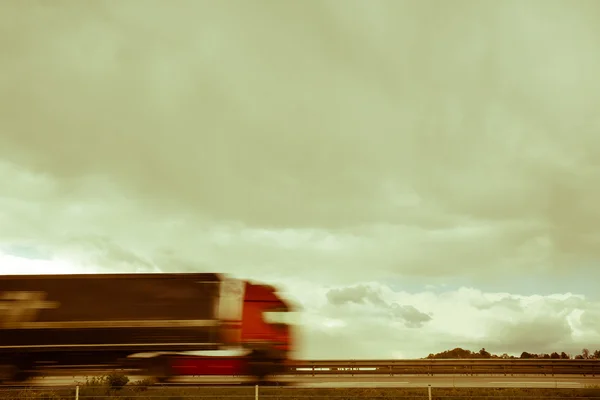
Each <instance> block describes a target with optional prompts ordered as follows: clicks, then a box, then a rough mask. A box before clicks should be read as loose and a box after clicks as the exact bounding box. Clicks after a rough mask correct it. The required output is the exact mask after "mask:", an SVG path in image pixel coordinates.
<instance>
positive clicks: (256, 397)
mask: <svg viewBox="0 0 600 400" xmlns="http://www.w3.org/2000/svg"><path fill="white" fill-rule="evenodd" d="M254 400H258V385H255V386H254Z"/></svg>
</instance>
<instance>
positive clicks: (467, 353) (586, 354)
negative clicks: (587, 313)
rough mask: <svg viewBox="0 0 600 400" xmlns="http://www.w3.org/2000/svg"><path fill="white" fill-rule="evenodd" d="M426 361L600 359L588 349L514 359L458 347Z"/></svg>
mask: <svg viewBox="0 0 600 400" xmlns="http://www.w3.org/2000/svg"><path fill="white" fill-rule="evenodd" d="M425 358H426V359H437V358H504V359H517V358H534V359H540V358H542V359H543V358H548V359H565V360H573V359H574V360H587V359H600V350H596V351H593V352H592V351H590V350H589V349H583V350H582V351H581V354H570V353H565V352H564V351H562V352H560V353H558V352H553V353H551V354H548V353H540V354H537V353H529V352H527V351H524V352H522V353H521V356H520V357H516V356H512V355H508V354H506V353H504V354H502V355H498V354H491V353H490V352H488V351H486V349H485V348H483V349H481V350H479V351H476V352H475V351H471V350H465V349H461V348H460V347H457V348H455V349H453V350H446V351H442V352H441V353H436V354H433V353H431V354H429V355H428V356H427V357H425Z"/></svg>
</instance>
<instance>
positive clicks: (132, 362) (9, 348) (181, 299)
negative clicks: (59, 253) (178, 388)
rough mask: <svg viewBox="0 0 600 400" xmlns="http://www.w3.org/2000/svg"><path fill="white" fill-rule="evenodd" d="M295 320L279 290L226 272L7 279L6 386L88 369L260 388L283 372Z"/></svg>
mask: <svg viewBox="0 0 600 400" xmlns="http://www.w3.org/2000/svg"><path fill="white" fill-rule="evenodd" d="M293 312H294V308H293V307H292V305H291V304H290V302H289V301H287V300H285V299H284V298H282V297H281V296H280V295H279V293H278V292H277V289H276V288H275V287H274V286H272V285H266V284H261V283H256V282H253V281H249V280H243V279H236V278H233V277H231V276H229V275H225V274H219V273H123V274H119V273H115V274H75V275H0V382H2V383H15V382H23V381H26V380H28V379H29V378H31V377H33V376H35V375H36V373H38V372H39V371H40V370H41V369H48V368H50V369H52V368H73V369H77V368H83V367H87V368H108V369H116V368H118V369H127V370H129V371H136V374H139V375H143V376H148V377H151V378H154V379H155V380H156V381H159V382H169V381H172V380H173V379H174V378H176V377H181V376H189V375H194V376H198V375H208V376H217V375H240V376H246V377H250V378H251V379H252V382H253V383H255V384H256V383H263V382H266V380H267V379H268V378H269V377H270V376H276V375H277V374H280V373H283V372H284V371H285V369H286V363H287V362H288V360H289V359H290V355H291V354H292V351H293V350H294V346H293V341H292V325H293V323H292V322H290V321H292V319H290V315H292V313H293ZM224 352H225V353H228V354H227V355H225V356H223V355H222V354H223V353H224ZM232 353H233V355H232Z"/></svg>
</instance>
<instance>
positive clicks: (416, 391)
mask: <svg viewBox="0 0 600 400" xmlns="http://www.w3.org/2000/svg"><path fill="white" fill-rule="evenodd" d="M152 383H153V382H152V381H137V382H129V379H128V378H127V377H126V376H124V375H121V374H119V373H113V374H110V375H107V376H105V377H101V378H93V379H90V380H87V381H86V382H82V383H80V387H79V399H81V400H109V399H114V400H188V399H189V400H191V399H198V400H217V399H219V400H227V399H231V400H254V399H255V388H254V387H221V388H214V387H213V388H210V387H204V388H203V387H173V386H171V387H161V386H152ZM259 398H262V399H265V400H306V399H322V400H326V399H337V400H350V399H372V400H375V399H413V400H416V399H427V398H428V390H427V388H426V387H423V388H377V389H375V388H352V389H346V388H341V389H333V388H321V389H317V388H285V387H263V388H259ZM484 398H487V399H505V400H509V399H510V400H514V399H517V398H518V399H599V400H600V387H590V388H586V389H519V388H498V389H496V388H433V389H432V399H437V400H475V399H477V400H481V399H484ZM9 399H10V400H17V399H18V400H73V399H75V388H74V387H71V388H68V389H67V388H62V389H55V388H52V389H51V388H49V389H27V388H20V389H17V388H15V389H9V388H0V400H9Z"/></svg>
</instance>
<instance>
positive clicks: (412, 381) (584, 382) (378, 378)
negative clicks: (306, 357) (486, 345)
mask: <svg viewBox="0 0 600 400" xmlns="http://www.w3.org/2000/svg"><path fill="white" fill-rule="evenodd" d="M89 376H91V375H89ZM139 379H142V377H135V376H131V377H130V380H131V381H136V380H139ZM85 380H86V377H85V376H66V375H63V376H46V377H39V378H36V379H34V380H32V381H31V382H30V385H31V386H63V387H64V386H75V385H77V382H85ZM237 381H238V382H239V379H238V380H237ZM279 381H281V382H294V383H293V386H297V387H346V388H350V387H427V386H429V385H431V387H433V388H435V387H519V388H585V387H588V386H600V377H599V376H596V377H591V376H586V377H584V376H573V375H570V376H564V375H563V376H543V375H529V376H523V375H521V376H504V375H495V376H494V375H492V376H490V375H480V376H464V375H463V376H452V375H439V376H423V375H399V376H389V375H374V376H355V377H352V376H315V377H311V376H302V377H298V376H294V377H291V376H290V377H282V378H281V379H279ZM235 382H236V380H234V379H233V378H229V377H223V378H220V379H218V380H216V379H215V378H212V379H210V380H209V379H205V378H193V377H190V378H186V379H180V380H178V381H176V383H180V384H186V385H194V384H197V385H202V384H207V383H215V386H217V385H219V384H225V385H227V384H232V383H235Z"/></svg>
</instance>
